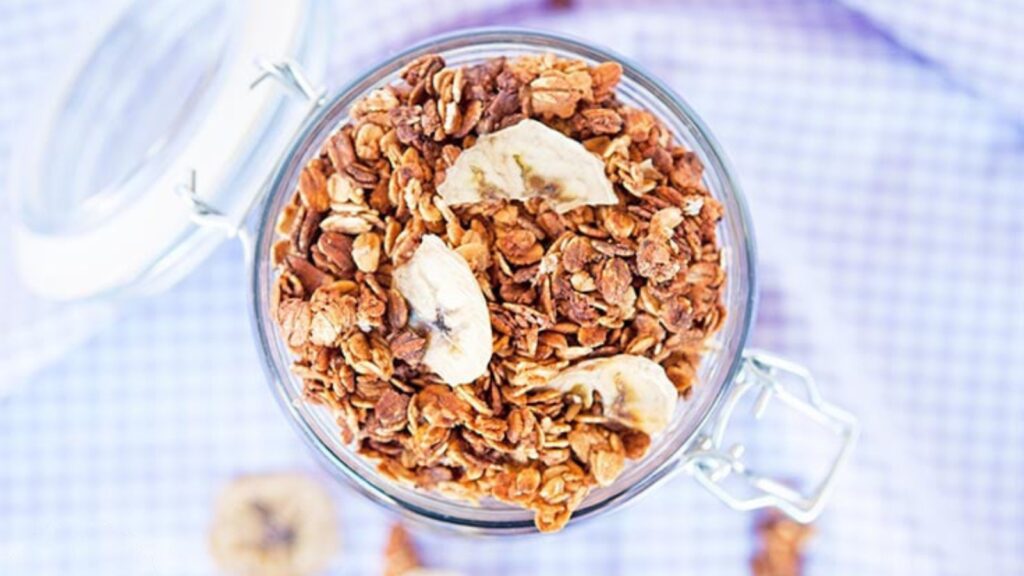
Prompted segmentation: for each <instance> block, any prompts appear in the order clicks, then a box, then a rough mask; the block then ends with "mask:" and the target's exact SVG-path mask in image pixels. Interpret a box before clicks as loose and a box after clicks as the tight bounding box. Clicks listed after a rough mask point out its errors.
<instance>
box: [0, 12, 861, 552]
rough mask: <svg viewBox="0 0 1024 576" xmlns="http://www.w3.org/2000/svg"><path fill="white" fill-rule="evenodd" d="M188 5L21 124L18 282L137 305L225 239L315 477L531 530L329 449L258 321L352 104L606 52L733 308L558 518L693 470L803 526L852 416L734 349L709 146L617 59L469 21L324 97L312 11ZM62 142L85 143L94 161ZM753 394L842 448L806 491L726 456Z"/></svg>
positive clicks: (63, 294)
mask: <svg viewBox="0 0 1024 576" xmlns="http://www.w3.org/2000/svg"><path fill="white" fill-rule="evenodd" d="M193 4H194V5H193ZM189 7H190V8H189V10H186V11H184V12H181V10H180V5H179V4H177V3H174V2H170V1H169V0H157V1H155V2H146V3H136V4H134V5H133V6H132V7H130V8H129V9H128V10H127V11H125V12H124V13H122V14H120V15H117V16H116V17H115V18H113V19H111V20H109V21H106V22H102V23H99V24H98V25H97V26H96V29H95V30H94V34H92V37H91V39H90V42H91V43H92V44H93V46H92V47H91V49H86V50H83V51H81V52H80V53H79V56H78V57H76V58H73V59H69V62H68V63H67V67H66V71H65V73H64V74H62V75H61V76H60V78H59V79H58V80H57V81H56V82H55V85H54V86H55V89H54V90H53V91H52V98H49V99H48V100H47V101H46V102H43V103H41V105H40V106H39V107H38V113H39V117H37V118H30V119H29V120H31V121H30V122H26V127H27V128H29V129H28V130H26V132H25V137H24V138H23V139H22V140H20V141H21V142H22V143H23V145H22V146H19V147H18V148H17V149H16V150H15V158H14V161H13V162H12V168H13V169H12V175H11V179H12V182H11V185H10V189H11V190H12V192H13V196H14V198H13V200H14V202H13V204H14V206H13V208H14V210H13V213H14V216H15V218H14V224H15V227H14V235H13V236H14V248H15V254H16V257H17V261H18V263H19V265H20V267H21V273H22V274H21V275H22V279H23V280H24V282H25V283H26V284H27V285H28V286H29V287H31V288H34V289H35V290H36V291H37V292H38V293H40V294H42V295H44V296H47V297H49V298H51V299H55V300H62V301H83V300H88V301H97V300H112V301H114V300H121V299H124V298H125V297H126V296H132V297H134V296H139V295H145V294H147V293H151V292H153V291H156V290H159V289H161V288H163V287H165V286H167V285H169V284H170V283H172V282H173V281H175V280H176V279H178V278H181V277H183V276H184V275H185V274H186V273H187V272H188V271H189V270H191V269H192V268H194V267H195V266H196V265H197V264H198V263H200V262H201V261H202V259H203V257H204V256H205V255H207V254H209V252H210V251H211V250H212V248H213V246H215V245H216V244H217V243H218V242H220V241H223V240H224V239H226V238H231V237H237V238H239V239H240V240H242V242H243V243H244V244H245V246H246V255H247V258H248V260H249V262H248V264H249V266H250V267H251V284H250V285H249V286H248V292H249V294H250V296H251V304H250V315H251V317H252V322H253V326H254V331H255V335H256V339H257V342H258V346H259V349H260V352H261V357H262V359H263V363H264V366H265V369H266V374H267V378H268V380H269V382H270V384H271V388H272V390H273V393H274V394H275V395H276V397H277V399H278V400H279V401H280V404H281V406H282V408H283V409H284V411H285V413H286V414H287V415H288V417H289V418H290V419H291V420H292V421H293V423H294V424H295V425H296V427H297V428H298V430H299V431H300V433H301V435H302V437H303V438H304V439H305V440H306V441H307V442H308V443H309V444H310V445H311V446H312V447H313V448H314V449H315V451H316V452H317V453H318V454H319V455H320V456H321V457H322V460H323V461H324V463H325V464H326V466H327V468H328V469H329V470H330V471H331V472H332V473H334V475H335V476H337V477H338V478H340V479H343V480H346V481H349V482H351V483H353V484H354V485H355V486H357V487H358V488H359V489H360V490H361V491H362V492H363V493H364V494H366V495H367V496H368V497H369V498H371V499H373V500H375V501H377V502H380V503H382V504H383V505H385V506H387V507H388V508H391V509H394V510H397V511H399V512H402V513H403V514H405V515H407V516H408V517H410V518H412V519H415V520H418V521H422V522H425V523H428V524H432V525H437V526H442V527H445V528H450V529H454V530H457V531H462V532H467V533H486V534H513V533H523V532H532V531H534V530H535V528H534V524H533V519H532V513H531V512H529V511H526V510H522V509H518V508H512V507H510V506H507V505H504V504H499V503H490V502H485V503H483V504H482V505H480V506H473V505H469V504H466V503H463V502H458V501H454V500H450V499H447V498H444V497H442V496H439V495H433V494H429V493H425V492H421V491H417V490H413V489H410V488H407V487H405V486H401V485H398V484H396V483H394V482H392V481H390V480H388V479H386V478H384V477H383V476H382V475H381V474H379V473H378V472H377V471H376V469H375V466H374V464H373V463H371V462H369V461H367V460H364V459H363V458H362V457H360V456H358V455H356V454H355V453H354V452H353V451H352V450H351V449H350V448H349V447H347V446H345V445H343V444H342V442H341V439H340V435H339V434H338V429H337V426H336V424H335V422H334V419H333V417H332V416H331V415H330V414H328V413H327V412H326V411H324V409H322V408H319V407H315V406H312V405H309V404H305V403H304V402H303V401H302V384H301V382H300V381H299V379H298V378H296V377H294V376H293V375H292V373H291V372H290V370H289V353H288V351H287V349H286V347H285V346H284V343H283V341H282V338H280V335H279V334H278V332H277V327H276V325H275V323H274V322H272V320H271V318H270V314H269V310H270V302H269V298H270V293H271V286H272V283H273V281H274V275H273V270H272V266H271V258H270V250H271V245H272V243H273V241H274V234H275V232H274V223H275V221H276V219H277V215H278V213H279V212H280V210H281V208H282V206H283V205H284V204H285V203H286V202H287V201H288V199H289V198H290V197H291V195H292V193H293V191H294V189H295V185H296V181H297V179H298V175H299V171H300V170H301V169H302V167H303V166H304V165H305V164H306V162H307V161H308V160H309V159H310V158H311V157H312V156H313V155H314V154H316V153H317V151H318V148H319V146H320V144H321V143H322V141H323V140H324V139H325V138H326V137H327V136H328V135H329V134H330V133H331V132H333V131H334V130H335V129H336V128H337V127H338V126H339V125H340V124H342V123H344V122H345V121H346V120H347V115H348V112H349V108H350V106H351V105H352V103H353V102H355V101H356V100H358V99H359V98H361V97H362V96H364V95H365V94H366V93H368V92H369V91H370V90H372V89H373V88H376V87H378V86H381V85H382V84H386V83H389V82H391V81H393V80H394V79H395V78H396V77H397V76H398V73H399V70H400V69H401V68H402V67H403V65H404V64H405V63H407V62H409V61H410V60H412V59H414V58H416V57H418V56H420V55H423V54H427V53H439V54H441V55H442V56H443V57H444V58H445V60H446V61H447V62H448V63H449V64H453V65H462V64H469V63H475V62H479V61H482V60H484V59H487V58H490V57H494V56H501V55H503V56H515V55H527V54H539V53H546V52H549V53H554V54H556V55H558V56H563V57H569V58H574V59H581V60H584V61H587V62H590V63H597V62H601V61H607V60H612V61H617V62H619V63H621V64H622V66H623V70H624V71H623V77H622V80H621V82H620V84H619V87H618V94H619V98H620V99H622V100H623V101H625V102H627V103H629V104H632V105H634V106H637V107H640V108H644V109H647V110H649V111H650V112H652V113H653V114H655V115H656V116H658V117H659V118H660V119H661V121H662V122H664V124H665V125H666V126H667V128H668V129H669V130H670V131H671V132H672V133H673V135H674V137H675V139H676V140H677V141H678V142H680V143H682V144H683V145H685V146H686V147H688V148H689V149H691V150H692V151H694V152H695V153H696V154H697V155H698V156H699V158H700V160H701V161H702V163H703V165H704V167H705V171H704V175H703V178H704V184H705V186H706V187H707V189H708V190H709V191H710V192H711V194H712V195H713V196H714V197H715V198H716V199H717V200H718V201H720V202H721V203H722V204H723V206H724V208H725V217H724V220H723V221H722V222H721V224H720V226H719V240H720V243H721V245H722V246H723V247H724V250H723V254H724V256H725V258H724V262H723V265H724V267H725V270H726V273H727V277H728V280H727V284H726V289H725V291H724V296H723V298H724V302H723V303H724V305H725V307H726V309H727V311H728V315H727V318H726V320H725V324H724V327H723V328H722V330H721V331H720V332H718V333H717V335H716V336H715V337H714V339H713V341H712V342H711V346H710V348H709V350H708V352H707V353H706V355H705V357H704V358H703V361H702V364H701V368H700V371H699V374H698V378H699V384H698V385H697V386H696V387H695V389H694V391H693V394H692V396H691V397H690V398H689V399H687V401H685V402H682V403H680V406H678V407H677V410H676V413H675V415H674V418H673V420H672V422H671V424H670V426H669V427H668V428H667V429H666V430H665V431H663V432H662V433H661V434H660V435H658V436H656V437H655V439H654V442H653V444H652V446H651V449H650V450H649V452H648V454H647V455H646V456H645V457H644V458H643V459H641V460H639V461H636V462H632V463H630V464H629V465H628V466H627V468H626V470H625V471H624V472H623V473H622V474H621V475H620V476H619V477H618V479H617V480H616V481H615V482H614V483H613V484H612V485H610V486H607V487H604V488H600V489H597V490H594V491H593V492H591V493H590V495H589V497H588V498H587V499H586V501H585V502H584V503H583V504H582V506H581V507H580V508H579V509H577V510H576V512H575V513H574V515H573V518H574V520H580V519H583V518H588V517H591V516H596V515H598V514H600V513H603V512H607V511H610V510H613V509H616V508H618V507H619V506H621V505H622V504H624V503H626V502H628V501H629V500H631V499H633V498H634V497H636V496H638V495H640V494H641V493H643V492H645V491H647V490H648V489H650V488H651V487H653V486H654V485H656V484H658V483H660V482H662V481H664V480H665V479H666V478H668V477H669V476H670V475H672V474H673V473H677V472H686V473H688V474H690V475H692V476H694V477H695V478H696V480H697V481H698V482H700V483H701V484H703V485H704V486H706V487H707V488H708V489H710V490H712V491H713V492H714V493H716V494H717V495H718V496H719V497H720V498H722V500H724V501H725V502H726V503H727V504H728V505H730V506H732V507H733V508H737V509H753V508H759V507H765V506H775V507H777V508H779V509H781V510H782V511H784V512H785V513H787V514H789V515H790V516H792V517H794V518H796V519H798V520H802V521H809V520H810V519H812V518H814V517H815V516H816V515H817V514H818V513H819V512H820V510H821V507H822V505H823V504H824V501H825V497H826V496H827V494H828V492H829V490H830V488H831V486H832V484H833V480H834V478H835V477H836V471H837V470H838V469H839V468H840V467H841V465H842V463H843V461H844V460H845V459H846V457H847V455H848V454H849V451H850V448H851V446H852V444H853V442H854V440H855V437H856V434H857V427H856V423H855V421H854V420H853V419H852V418H851V417H850V416H849V415H847V414H845V413H844V412H842V411H841V410H838V409H836V408H834V407H832V406H830V405H828V404H826V403H824V402H823V401H822V400H821V398H820V396H819V395H818V392H817V390H816V388H815V387H814V383H813V381H812V380H811V378H810V376H809V375H808V374H807V373H806V371H804V370H803V369H801V368H800V367H798V366H794V365H792V364H790V363H787V362H785V361H782V360H779V359H777V358H774V357H772V356H769V355H766V354H762V353H752V352H749V351H747V350H745V347H746V342H747V335H748V333H749V331H750V327H751V323H752V322H753V318H754V309H755V304H756V296H757V293H756V261H755V254H754V241H753V236H752V230H751V226H750V220H749V218H748V215H747V209H746V206H745V204H744V201H743V197H742V194H741V193H740V191H739V189H738V186H737V182H736V180H735V178H734V177H733V175H732V173H731V171H730V169H729V167H728V165H727V163H726V161H725V158H724V155H723V153H722V151H721V150H720V148H719V146H718V144H717V143H716V142H715V140H714V139H713V138H712V136H711V135H710V133H709V132H708V130H707V128H706V127H705V126H704V125H703V123H702V122H701V121H700V119H699V118H698V117H697V115H696V114H695V113H694V112H693V111H692V110H691V109H690V107H689V106H688V105H687V104H686V103H685V102H684V101H683V100H682V99H681V98H679V97H678V96H677V95H675V94H673V93H672V92H671V91H670V90H669V89H667V88H666V87H665V86H664V85H662V84H661V83H659V82H658V81H657V80H655V79H654V78H652V77H651V76H650V75H648V74H646V73H644V72H643V71H642V70H641V69H639V68H638V67H637V66H635V65H633V64H631V63H630V62H629V61H628V60H625V59H623V58H622V57H620V56H618V55H616V54H613V53H610V52H607V51H605V50H602V49H599V48H595V47H593V46H590V45H588V44H586V43H583V42H580V41H575V40H570V39H567V38H563V37H559V36H554V35H551V34H547V33H540V32H530V31H523V30H496V29H481V30H470V31H464V32H459V33H456V34H453V35H449V36H444V37H439V38H434V39H431V40H428V41H426V42H424V43H422V44H420V45H418V46H416V47H414V48H411V49H409V50H407V51H405V52H403V53H401V54H398V55H396V56H394V57H392V58H390V59H388V60H387V61H385V62H383V63H381V64H379V65H378V66H376V67H375V68H374V69H373V70H371V71H370V72H368V73H366V74H365V75H363V76H362V77H360V78H358V79H357V80H355V81H354V82H352V83H351V84H349V85H348V86H347V87H346V88H344V89H343V90H341V91H340V92H339V93H338V94H337V95H336V96H334V97H333V98H331V99H327V98H325V97H324V95H323V94H324V92H323V91H322V90H317V89H315V88H314V86H313V84H311V83H310V82H309V81H308V80H306V78H305V75H304V74H303V72H302V71H303V70H304V71H306V73H309V74H311V75H312V76H314V77H319V76H321V75H322V74H323V69H324V67H325V60H326V54H327V41H326V34H327V32H328V31H329V30H328V25H327V23H328V22H330V18H328V17H326V15H325V14H324V13H323V12H324V10H325V7H324V5H323V3H321V2H315V1H307V2H294V3H293V2H285V3H281V2H274V1H273V0H253V2H247V3H241V2H233V1H231V0H203V1H202V2H196V3H190V4H189ZM170 12H176V13H177V14H178V15H179V18H177V19H175V20H173V21H174V22H176V23H177V24H176V25H174V26H168V25H166V22H165V21H166V18H163V16H164V15H166V14H168V13H170ZM200 40H201V41H202V43H198V42H199V41H200ZM189 46H192V47H193V48H194V49H186V48H188V47H189ZM254 61H256V65H255V66H254V65H253V62H254ZM254 80H255V81H254ZM263 80H272V81H263ZM275 80H276V81H277V83H278V84H280V85H279V86H275V85H274V82H273V81H275ZM168 110H172V111H173V112H174V118H169V117H168V112H167V111H168ZM97 119H98V120H97ZM296 126H300V128H299V131H298V132H297V135H295V136H293V134H296V133H295V132H294V129H295V127H296ZM68 142H72V143H78V142H81V143H85V144H86V145H85V147H86V148H89V153H81V148H82V146H73V145H69V144H68ZM94 148H95V150H94ZM275 162H276V167H275ZM272 167H273V171H272V172H270V173H269V174H268V172H267V171H268V170H270V169H271V168H272ZM69 182H70V183H72V184H74V185H68V184H67V183H69ZM750 396H754V397H757V398H758V406H762V407H763V406H764V405H765V404H766V403H767V402H768V401H769V400H770V399H772V398H775V399H777V400H780V401H782V402H784V403H786V404H788V405H790V406H792V407H795V408H797V409H798V410H799V411H800V412H801V413H802V414H804V415H806V416H808V417H809V418H810V419H812V420H814V421H815V422H817V423H819V424H822V425H823V426H824V427H825V428H826V429H827V430H828V431H829V432H830V433H833V434H835V435H837V436H838V437H839V438H840V440H841V447H840V449H839V450H838V452H837V454H836V456H835V458H834V460H833V462H832V464H831V466H830V468H829V470H828V472H827V473H826V474H825V475H824V476H823V477H822V478H821V479H820V481H819V482H817V483H815V484H814V485H813V486H812V487H811V488H810V489H808V490H806V491H804V492H798V491H796V490H794V489H792V488H790V487H788V486H787V485H785V484H783V483H781V482H777V481H773V480H772V479H770V478H766V477H763V476H760V475H758V474H757V473H755V472H754V471H752V470H750V469H748V468H747V466H746V465H745V463H744V459H743V458H742V453H741V449H740V447H737V446H728V447H727V446H724V445H723V444H724V441H725V431H726V427H727V425H728V423H729V420H730V416H731V414H732V412H733V410H734V409H735V408H736V407H737V405H738V404H739V403H740V400H741V399H743V398H745V397H750Z"/></svg>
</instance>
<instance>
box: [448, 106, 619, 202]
mask: <svg viewBox="0 0 1024 576" xmlns="http://www.w3.org/2000/svg"><path fill="white" fill-rule="evenodd" d="M437 192H438V194H440V195H441V198H442V199H444V201H445V202H446V203H447V204H449V205H459V204H473V203H476V202H482V201H486V200H499V199H501V200H527V199H529V198H534V197H537V196H542V197H544V198H547V199H548V201H549V202H550V203H551V205H552V206H553V207H554V208H555V210H556V211H558V212H568V211H569V210H572V209H573V208H577V207H579V206H584V205H591V206H597V205H612V204H617V203H618V201H619V200H618V198H617V197H616V196H615V191H614V190H613V189H612V184H611V182H610V181H609V180H608V178H607V177H606V176H605V173H604V164H602V162H601V161H600V160H598V159H597V157H596V156H594V155H593V154H591V153H590V152H588V151H587V149H586V148H584V147H583V145H582V144H580V143H579V142H577V141H576V140H573V139H572V138H568V137H566V136H564V135H563V134H562V133H561V132H558V131H557V130H553V129H551V128H548V127H547V126H545V125H544V124H543V123H541V122H538V121H536V120H523V121H521V122H519V123H518V124H516V125H515V126H510V127H508V128H505V129H503V130H498V131H497V132H492V133H490V134H485V135H484V136H481V137H480V139H479V140H477V141H476V144H474V145H473V146H472V147H471V148H469V149H467V150H465V151H463V152H462V153H461V154H460V155H459V157H458V159H457V160H456V161H455V164H454V165H453V166H452V167H451V168H450V169H449V170H448V172H447V174H446V175H445V180H444V182H443V183H442V184H441V185H440V186H439V187H438V189H437Z"/></svg>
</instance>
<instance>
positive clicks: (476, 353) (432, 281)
mask: <svg viewBox="0 0 1024 576" xmlns="http://www.w3.org/2000/svg"><path fill="white" fill-rule="evenodd" d="M392 279H393V281H394V285H395V288H397V289H398V292H399V293H401V294H402V296H404V297H405V299H406V300H408V302H409V307H410V308H411V309H412V316H411V318H410V321H411V322H412V323H413V324H418V325H420V326H423V327H425V328H426V329H427V331H428V332H429V334H430V337H429V339H428V341H427V349H426V352H425V353H424V355H423V363H424V364H426V365H427V366H428V367H429V368H430V369H431V370H433V371H434V372H436V373H437V375H438V376H440V377H441V379H442V380H444V381H445V382H446V383H448V384H449V385H451V386H457V385H459V384H467V383H469V382H472V381H474V380H476V379H477V378H479V377H480V376H483V375H484V374H485V373H486V372H487V363H488V362H490V360H491V353H492V352H493V348H492V343H491V318H490V314H489V313H488V311H487V301H486V300H484V295H483V292H481V291H480V285H479V284H477V281H476V277H475V276H473V271H472V270H470V268H469V264H468V263H467V262H466V260H465V259H464V258H463V257H462V256H461V255H459V253H458V252H456V251H454V250H452V249H451V248H449V247H448V245H447V244H445V242H444V240H441V239H440V238H439V237H437V236H434V235H433V234H427V235H425V236H424V237H423V241H422V243H421V244H420V246H419V248H417V249H416V252H414V253H413V255H412V258H410V259H409V261H408V262H406V263H405V264H402V265H401V266H399V267H397V268H395V270H394V272H393V274H392Z"/></svg>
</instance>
